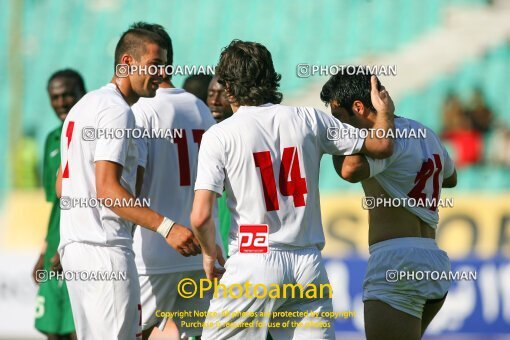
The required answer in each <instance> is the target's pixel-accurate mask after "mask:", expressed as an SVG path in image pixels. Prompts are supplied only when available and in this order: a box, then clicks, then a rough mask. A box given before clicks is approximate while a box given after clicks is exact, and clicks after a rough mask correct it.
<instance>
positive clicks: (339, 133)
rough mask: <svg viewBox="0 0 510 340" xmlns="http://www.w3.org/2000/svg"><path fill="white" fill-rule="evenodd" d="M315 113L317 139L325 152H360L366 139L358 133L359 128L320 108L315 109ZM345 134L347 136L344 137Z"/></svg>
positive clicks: (336, 153)
mask: <svg viewBox="0 0 510 340" xmlns="http://www.w3.org/2000/svg"><path fill="white" fill-rule="evenodd" d="M315 115H316V121H317V139H318V141H319V143H320V147H321V150H322V152H323V153H327V154H330V155H352V154H355V153H358V152H360V150H361V148H362V147H363V143H364V141H365V140H364V138H361V137H360V134H359V133H356V131H357V130H358V129H356V128H355V127H353V126H351V125H349V124H344V123H342V122H341V121H340V120H338V119H336V118H335V117H333V116H331V115H328V114H326V113H324V112H322V111H320V110H315ZM346 130H347V131H346ZM344 136H346V137H347V138H343V137H344ZM351 137H352V138H351Z"/></svg>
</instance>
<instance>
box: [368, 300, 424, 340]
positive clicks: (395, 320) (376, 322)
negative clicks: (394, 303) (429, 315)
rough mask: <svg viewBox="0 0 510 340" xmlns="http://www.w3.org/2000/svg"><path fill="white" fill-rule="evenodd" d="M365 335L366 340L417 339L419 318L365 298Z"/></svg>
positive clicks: (418, 337)
mask: <svg viewBox="0 0 510 340" xmlns="http://www.w3.org/2000/svg"><path fill="white" fill-rule="evenodd" d="M364 307H365V312H364V314H365V335H366V337H367V340H399V339H402V340H404V339H405V340H414V339H416V340H419V339H421V320H420V319H419V318H417V317H414V316H412V315H410V314H408V313H404V312H402V311H399V310H397V309H395V308H392V307H391V306H390V305H388V304H386V303H384V302H382V301H377V300H367V301H365V302H364Z"/></svg>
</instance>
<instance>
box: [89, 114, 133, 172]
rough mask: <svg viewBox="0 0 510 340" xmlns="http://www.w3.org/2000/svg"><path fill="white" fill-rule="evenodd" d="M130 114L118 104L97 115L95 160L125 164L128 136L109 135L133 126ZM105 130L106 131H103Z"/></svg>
mask: <svg viewBox="0 0 510 340" xmlns="http://www.w3.org/2000/svg"><path fill="white" fill-rule="evenodd" d="M129 117H130V114H126V109H124V108H119V107H118V106H114V107H109V108H107V109H105V110H102V111H101V112H100V113H99V114H98V116H97V130H98V131H102V132H101V133H99V134H97V139H96V149H95V153H94V162H97V161H112V162H115V163H118V164H120V165H122V166H124V164H125V161H126V156H127V150H128V142H129V141H128V139H127V138H112V136H107V134H111V133H112V132H113V131H115V130H118V129H123V130H125V131H126V130H127V129H128V128H131V126H130V121H129ZM103 132H104V133H103Z"/></svg>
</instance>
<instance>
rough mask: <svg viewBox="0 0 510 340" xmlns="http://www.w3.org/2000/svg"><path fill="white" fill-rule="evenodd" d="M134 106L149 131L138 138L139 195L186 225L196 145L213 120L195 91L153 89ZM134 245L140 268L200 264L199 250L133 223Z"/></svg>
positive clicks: (149, 269)
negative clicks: (178, 246)
mask: <svg viewBox="0 0 510 340" xmlns="http://www.w3.org/2000/svg"><path fill="white" fill-rule="evenodd" d="M133 112H134V115H135V119H136V125H137V127H138V128H140V129H146V131H148V132H149V131H151V132H150V134H151V135H152V138H145V139H142V140H141V143H139V144H138V147H139V155H140V158H139V165H140V166H142V167H144V168H145V174H144V179H143V186H142V190H141V194H140V196H141V197H142V198H149V199H150V207H151V209H153V210H155V211H157V212H158V213H160V214H162V215H164V216H168V217H169V218H171V219H172V220H174V221H176V222H177V223H180V224H183V225H185V226H189V225H190V221H189V216H190V213H191V208H192V205H193V198H194V191H193V184H194V183H195V178H196V172H197V162H198V149H199V147H201V146H203V143H201V141H202V135H203V134H204V132H205V131H206V130H207V129H209V127H211V126H212V125H214V124H215V121H214V119H213V117H212V115H211V112H210V111H209V109H208V108H207V106H205V104H204V103H203V102H202V101H200V100H198V99H197V98H196V97H195V96H193V95H192V94H190V93H188V92H186V91H184V90H183V89H177V88H173V89H164V88H160V89H158V90H157V92H156V96H155V97H154V98H150V99H149V98H142V99H140V100H139V101H138V102H137V103H136V104H135V105H133ZM168 131H169V132H168ZM158 134H159V135H158ZM165 135H166V137H167V138H157V137H162V136H165ZM217 238H218V244H219V243H221V241H220V237H219V236H217ZM133 248H134V251H135V254H136V257H135V261H136V265H137V268H138V273H139V274H161V273H171V272H179V271H189V270H199V269H202V256H191V257H184V256H182V255H180V254H179V253H178V252H177V251H175V250H174V249H173V248H172V247H170V246H169V245H168V243H167V242H166V240H165V239H164V238H163V237H162V236H161V235H160V234H157V233H154V232H151V231H149V230H146V229H145V228H140V227H138V228H136V230H135V234H134V245H133Z"/></svg>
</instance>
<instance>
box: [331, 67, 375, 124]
mask: <svg viewBox="0 0 510 340" xmlns="http://www.w3.org/2000/svg"><path fill="white" fill-rule="evenodd" d="M351 70H354V69H353V68H352V67H349V68H344V69H343V70H339V72H338V73H337V74H335V75H333V76H331V78H329V80H328V81H327V82H326V84H324V86H322V91H321V100H322V101H323V102H324V103H325V104H326V105H328V104H329V102H331V101H332V100H336V101H337V102H338V104H339V105H340V107H342V108H344V109H346V110H347V112H349V114H350V115H354V112H353V111H352V104H353V103H354V102H355V101H356V100H359V101H360V102H362V103H363V105H365V106H366V107H367V108H369V109H371V110H373V111H375V108H374V106H373V105H372V99H371V98H370V92H371V89H372V84H371V81H370V78H371V77H372V73H371V72H370V70H369V69H368V68H367V67H365V66H356V67H355V70H354V72H350V71H351ZM346 71H349V73H351V74H348V73H347V72H346ZM377 87H378V89H380V87H381V83H380V82H379V80H377Z"/></svg>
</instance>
